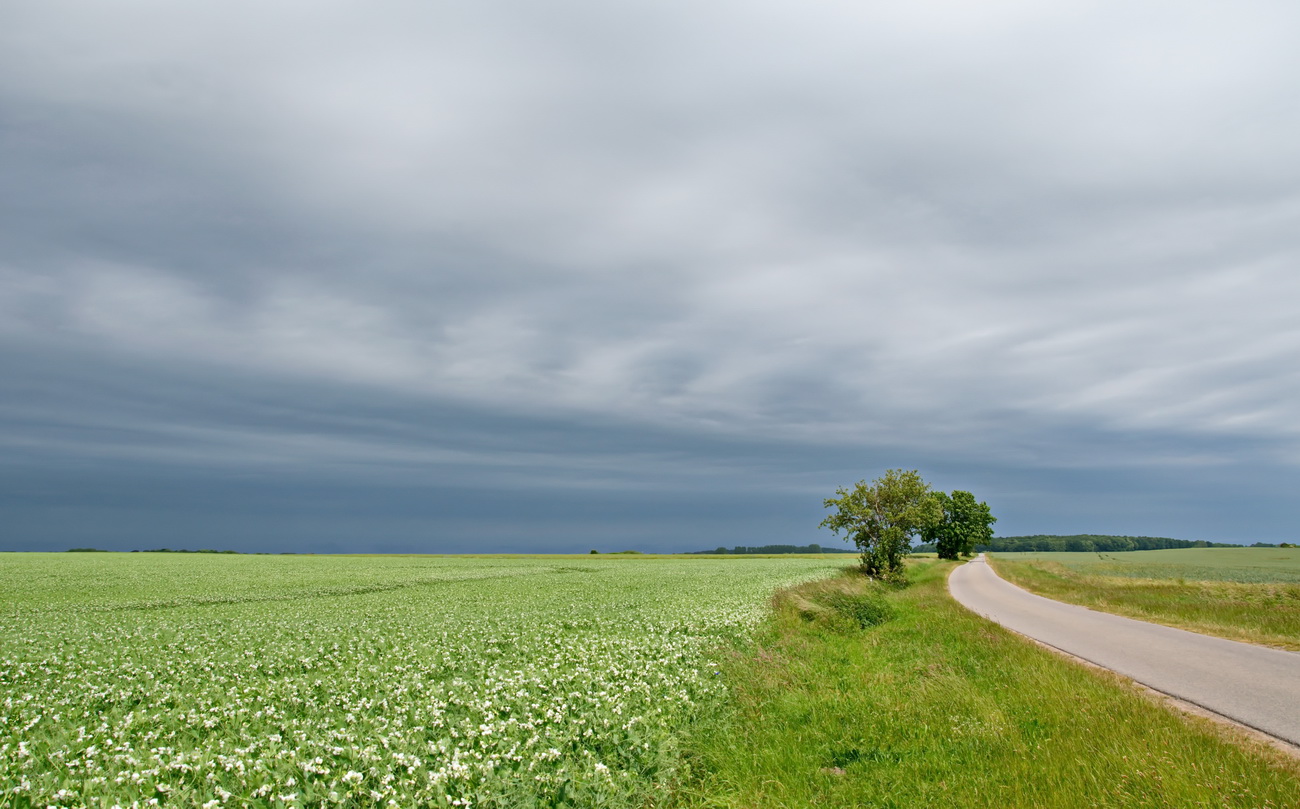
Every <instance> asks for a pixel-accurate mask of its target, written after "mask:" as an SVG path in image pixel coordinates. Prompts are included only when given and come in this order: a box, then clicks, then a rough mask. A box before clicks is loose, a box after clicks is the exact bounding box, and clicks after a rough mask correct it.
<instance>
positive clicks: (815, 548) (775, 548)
mask: <svg viewBox="0 0 1300 809" xmlns="http://www.w3.org/2000/svg"><path fill="white" fill-rule="evenodd" d="M691 553H692V554H696V555H698V554H719V555H721V554H746V553H857V551H856V550H854V549H853V548H823V547H822V546H821V545H818V544H817V543H815V542H814V543H813V544H811V545H756V546H746V545H737V546H736V547H734V548H724V547H721V546H719V547H717V548H715V549H713V550H711V551H691Z"/></svg>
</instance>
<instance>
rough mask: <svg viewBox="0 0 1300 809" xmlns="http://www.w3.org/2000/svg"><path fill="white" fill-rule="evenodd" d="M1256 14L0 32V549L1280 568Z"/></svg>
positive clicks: (1299, 250) (1296, 324)
mask: <svg viewBox="0 0 1300 809" xmlns="http://www.w3.org/2000/svg"><path fill="white" fill-rule="evenodd" d="M461 6H463V7H461ZM1297 23H1300V9H1296V8H1293V7H1291V6H1288V5H1286V4H1283V3H1277V2H1263V1H1262V0H1255V1H1254V2H1244V3H1239V4H1235V5H1234V6H1232V7H1231V8H1227V7H1224V6H1222V5H1221V4H1212V3H1202V2H1192V3H1186V2H1182V3H1159V2H1157V3H1147V4H1140V5H1138V6H1134V5H1133V4H1121V3H1102V4H1097V3H1056V4H1048V5H1044V4H1031V3H1021V2H994V3H986V4H979V5H972V4H968V3H957V2H919V3H907V4H902V3H892V4H867V5H865V6H864V5H863V4H853V3H825V4H820V5H817V4H813V5H809V4H796V3H775V4H758V5H755V4H753V3H738V2H725V1H724V0H705V1H704V2H692V3H679V2H660V3H654V4H649V3H647V4H641V5H634V6H626V5H624V6H611V5H609V4H601V3H594V2H555V3H548V4H544V5H543V6H538V5H537V4H528V3H519V2H509V1H503V2H487V3H474V4H459V6H458V7H452V4H428V3H416V2H397V3H388V4H383V5H382V6H361V5H357V4H350V3H329V2H326V3H280V4H274V6H269V7H268V6H266V4H257V3H248V2H234V3H190V4H175V3H163V2H134V3H130V4H128V5H126V6H120V5H119V6H106V5H103V4H97V3H88V2H59V1H58V0H55V1H54V2H40V3H36V2H25V1H22V2H15V3H8V4H6V5H5V8H4V9H3V10H0V351H2V352H3V353H0V359H2V360H3V364H4V367H5V371H4V375H3V381H2V382H0V385H3V389H4V396H3V397H2V398H0V445H3V447H4V449H3V457H4V461H3V463H0V475H3V480H4V481H5V485H4V491H5V494H3V495H0V497H3V500H2V501H0V508H2V509H3V513H4V514H5V515H7V517H6V521H7V523H8V527H7V528H5V530H4V532H3V534H4V535H3V540H0V541H2V542H3V543H4V544H5V545H6V546H8V547H10V548H13V549H17V548H35V547H64V546H67V545H71V544H87V543H90V544H94V541H96V540H99V541H100V544H101V545H105V546H109V545H111V546H114V547H144V546H150V547H153V546H158V545H166V544H170V545H172V546H188V547H193V546H196V543H199V542H202V543H206V544H209V545H212V544H216V545H220V546H222V547H240V548H243V549H260V548H266V549H277V550H279V549H296V550H308V549H321V550H330V549H333V550H341V549H346V550H366V549H379V550H470V549H492V550H506V549H537V550H543V549H557V550H573V549H579V548H581V549H585V548H586V547H587V546H589V545H592V544H596V545H598V546H600V547H605V548H609V549H612V546H614V545H620V544H639V545H640V546H641V547H644V548H646V549H684V548H695V547H712V546H713V545H716V544H731V543H732V542H733V541H734V542H735V543H741V544H761V543H765V542H784V541H790V542H798V543H800V544H803V543H806V542H808V541H817V540H818V539H819V536H818V534H817V532H816V529H815V525H816V522H817V520H818V519H819V512H820V510H821V509H820V499H821V497H823V496H826V495H828V494H830V489H833V488H834V486H835V485H837V484H843V483H850V482H852V481H853V480H856V479H858V478H860V477H871V476H874V475H875V474H877V473H879V472H880V471H883V469H884V468H886V467H888V466H906V467H909V468H912V467H917V468H920V469H921V471H922V472H923V474H926V476H927V477H928V478H930V479H931V480H933V481H934V482H935V483H937V484H939V485H941V486H944V487H945V488H953V487H960V488H967V489H971V490H973V491H975V492H976V493H977V494H979V495H980V496H981V498H982V499H988V500H989V502H990V505H991V506H993V509H994V513H995V514H998V515H1000V517H1001V518H1002V521H1001V522H1000V523H999V526H998V528H999V529H1000V531H1001V533H1004V534H1006V533H1021V532H1062V533H1065V532H1073V531H1096V532H1102V531H1105V532H1112V533H1131V534H1138V533H1146V534H1167V535H1175V536H1183V537H1187V538H1205V539H1216V540H1243V541H1252V540H1254V539H1265V540H1277V539H1288V538H1294V534H1293V533H1292V531H1293V529H1292V527H1291V524H1290V519H1289V514H1288V513H1287V509H1286V507H1285V506H1286V502H1287V499H1288V498H1289V497H1290V492H1291V490H1293V489H1294V486H1295V484H1296V483H1297V479H1298V477H1300V476H1297V474H1296V472H1297V464H1300V440H1298V436H1297V427H1296V418H1295V415H1296V414H1295V409H1296V405H1295V402H1296V401H1297V394H1300V364H1297V363H1296V362H1295V358H1296V356H1297V352H1298V350H1300V317H1297V314H1296V309H1297V301H1300V270H1298V269H1297V268H1298V267H1300V105H1297V103H1296V101H1295V99H1297V98H1300V86H1298V85H1300V55H1297V53H1296V51H1295V49H1294V47H1293V44H1292V43H1291V42H1290V41H1289V32H1291V31H1294V30H1295V27H1296V25H1297ZM821 539H822V540H823V541H825V539H826V538H825V537H821Z"/></svg>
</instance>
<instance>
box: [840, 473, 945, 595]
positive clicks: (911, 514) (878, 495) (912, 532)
mask: <svg viewBox="0 0 1300 809" xmlns="http://www.w3.org/2000/svg"><path fill="white" fill-rule="evenodd" d="M835 494H836V496H835V497H828V498H827V499H826V500H825V501H824V505H825V506H826V508H832V509H835V511H834V513H832V514H830V515H829V516H827V517H826V519H824V520H822V522H821V524H822V527H824V528H829V529H830V530H831V531H832V532H834V533H835V534H841V533H843V534H844V535H845V537H846V538H847V539H850V540H852V541H853V543H854V544H855V545H857V546H858V549H859V550H860V551H861V552H862V569H863V572H865V573H866V574H867V575H870V576H876V577H880V578H893V577H897V576H900V575H902V570H903V557H905V556H906V555H907V553H908V551H909V550H910V549H911V545H912V542H911V540H912V537H914V536H917V535H918V534H920V532H921V531H922V530H924V529H925V528H926V527H927V526H930V525H933V524H935V523H938V522H939V521H940V520H942V519H943V508H942V506H941V505H940V504H939V502H938V501H937V500H936V499H935V498H934V497H932V496H931V491H930V484H928V483H926V482H925V481H924V480H922V479H921V475H920V474H919V473H918V472H917V471H916V470H911V471H904V470H902V469H890V470H889V471H887V472H885V474H884V475H882V476H880V477H878V478H876V479H875V480H873V481H872V482H871V483H870V484H868V483H867V482H866V481H865V480H861V481H858V483H857V484H856V485H855V486H854V487H853V488H851V489H848V488H845V487H843V486H841V487H839V488H838V489H836V490H835Z"/></svg>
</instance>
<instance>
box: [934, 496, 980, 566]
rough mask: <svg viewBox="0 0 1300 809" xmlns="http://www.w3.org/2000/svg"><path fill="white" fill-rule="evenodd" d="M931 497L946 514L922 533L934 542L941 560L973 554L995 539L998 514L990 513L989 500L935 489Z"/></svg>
mask: <svg viewBox="0 0 1300 809" xmlns="http://www.w3.org/2000/svg"><path fill="white" fill-rule="evenodd" d="M931 497H932V498H933V499H934V501H935V502H936V503H937V504H938V506H939V508H940V510H941V511H942V512H943V516H942V517H941V518H940V520H939V521H938V522H936V523H933V524H932V525H929V526H926V528H925V529H924V530H923V531H922V532H921V536H922V537H923V538H924V539H925V541H926V542H933V543H934V544H935V550H936V551H937V552H938V554H939V558H940V559H956V558H958V557H959V556H970V555H971V554H972V553H974V551H975V546H976V545H986V544H988V541H989V540H990V539H992V538H993V523H995V522H997V521H998V520H997V517H994V516H993V515H992V514H991V513H989V506H988V504H987V503H977V502H976V501H975V495H973V494H971V493H970V492H963V491H961V490H958V491H954V492H953V493H952V494H950V495H949V494H945V493H944V492H934V493H933V494H932V495H931Z"/></svg>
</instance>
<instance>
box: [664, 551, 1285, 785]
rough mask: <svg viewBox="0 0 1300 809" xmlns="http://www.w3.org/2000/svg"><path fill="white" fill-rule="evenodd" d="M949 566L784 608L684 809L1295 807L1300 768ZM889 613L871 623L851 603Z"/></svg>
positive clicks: (763, 638) (746, 671)
mask: <svg viewBox="0 0 1300 809" xmlns="http://www.w3.org/2000/svg"><path fill="white" fill-rule="evenodd" d="M950 569H951V564H950V563H936V562H921V563H919V564H917V565H916V566H915V567H914V568H913V571H912V578H913V581H914V583H913V584H912V586H910V587H908V588H906V589H902V590H888V589H883V588H881V587H879V586H878V585H873V584H871V583H869V582H865V581H862V580H860V579H858V580H856V581H855V580H853V579H851V578H847V577H846V578H842V579H839V580H836V581H833V582H830V583H821V584H815V585H806V586H802V587H798V588H794V589H792V590H789V591H786V592H785V593H783V594H781V595H780V596H778V598H777V599H775V601H774V612H773V615H772V617H771V619H770V620H769V621H768V623H767V624H766V625H765V626H764V627H763V628H762V630H761V631H760V633H759V634H758V636H757V638H756V639H755V641H754V642H753V644H752V645H750V646H746V647H744V648H742V649H739V650H737V651H736V652H735V653H734V654H733V655H731V656H730V658H729V659H727V660H726V662H725V663H724V664H723V669H722V671H723V674H724V676H725V678H726V681H727V682H728V683H729V684H730V686H731V688H732V692H733V699H732V702H731V704H730V707H729V709H728V711H727V712H726V713H725V714H723V715H721V716H718V717H716V718H715V719H714V720H713V721H710V722H707V723H705V724H704V726H703V727H702V728H701V729H700V730H699V731H698V732H697V733H696V735H695V736H694V737H693V738H692V739H691V740H690V743H689V745H688V749H689V751H690V754H689V759H688V761H689V763H690V767H691V773H692V775H691V776H690V777H689V778H688V779H687V781H686V783H684V784H683V785H682V788H681V790H680V791H679V797H680V801H679V803H680V805H682V806H691V807H790V808H791V809H794V808H795V807H799V809H803V808H804V807H810V806H817V807H851V806H852V807H856V806H874V807H922V806H936V807H938V806H942V807H958V808H959V809H960V808H961V807H1061V808H1062V809H1067V808H1068V809H1077V808H1078V807H1201V806H1204V807H1210V806H1213V807H1289V806H1297V805H1300V777H1298V776H1300V765H1297V764H1296V762H1294V761H1292V760H1290V759H1286V758H1284V757H1281V756H1280V754H1277V753H1275V752H1273V751H1271V750H1268V749H1267V748H1264V747H1261V746H1258V745H1256V744H1254V743H1251V742H1245V741H1242V742H1241V743H1240V744H1236V743H1230V742H1228V741H1225V739H1224V738H1223V736H1222V733H1223V731H1222V730H1221V729H1219V728H1217V727H1215V726H1212V725H1211V724H1210V723H1208V722H1207V721H1205V720H1199V719H1194V718H1188V717H1184V716H1182V715H1180V714H1176V713H1173V712H1171V711H1169V710H1168V709H1166V708H1164V707H1162V706H1160V705H1157V704H1155V703H1154V702H1152V701H1151V700H1150V699H1149V698H1147V697H1145V696H1143V695H1142V694H1140V693H1138V692H1137V691H1136V690H1134V689H1133V688H1132V687H1131V686H1129V685H1127V684H1126V682H1125V681H1123V680H1121V679H1120V678H1118V677H1115V676H1111V675H1105V674H1098V673H1096V672H1093V671H1090V670H1085V669H1083V668H1081V667H1079V666H1078V665H1076V664H1074V663H1071V662H1069V661H1067V660H1064V659H1062V658H1060V657H1058V656H1056V655H1054V654H1052V653H1050V652H1047V651H1045V650H1043V649H1041V648H1039V647H1037V646H1035V645H1033V644H1032V643H1029V642H1028V641H1025V640H1023V639H1022V638H1020V637H1018V636H1015V635H1013V634H1011V633H1009V632H1006V631H1004V630H1002V629H1001V628H1000V627H997V626H995V625H993V624H991V623H989V622H988V621H986V620H984V619H982V618H979V617H978V616H975V615H973V614H972V613H970V612H968V611H966V610H965V609H963V608H961V607H960V606H959V605H957V604H956V603H955V602H954V601H952V600H951V599H950V598H949V597H948V595H947V592H946V588H945V577H946V575H947V573H948V571H949V570H950ZM855 602H856V603H867V604H882V605H884V608H883V610H881V613H882V614H884V615H885V617H884V618H883V619H882V620H880V621H868V622H863V621H859V620H857V619H856V618H854V617H853V615H854V613H855V608H854V607H853V606H851V605H852V604H853V603H855Z"/></svg>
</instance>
